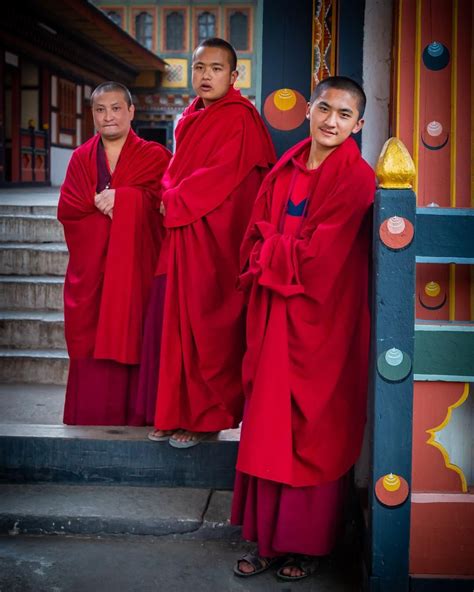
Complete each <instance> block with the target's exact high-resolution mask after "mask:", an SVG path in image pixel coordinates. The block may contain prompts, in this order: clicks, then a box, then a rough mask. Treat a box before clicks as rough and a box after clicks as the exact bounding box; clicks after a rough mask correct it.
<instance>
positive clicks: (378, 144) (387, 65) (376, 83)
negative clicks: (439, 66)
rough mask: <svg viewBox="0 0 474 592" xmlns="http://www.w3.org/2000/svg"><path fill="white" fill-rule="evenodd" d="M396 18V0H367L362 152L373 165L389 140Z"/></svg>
mask: <svg viewBox="0 0 474 592" xmlns="http://www.w3.org/2000/svg"><path fill="white" fill-rule="evenodd" d="M392 18H393V6H392V0H366V3H365V22H364V58H363V79H364V90H365V93H366V95H367V109H366V113H365V126H364V128H363V130H362V154H363V156H364V158H365V159H366V160H367V162H369V163H370V164H371V165H372V166H375V164H376V163H377V159H378V157H379V154H380V151H381V150H382V146H383V145H384V143H385V141H386V140H387V139H388V123H389V111H388V108H389V101H390V72H391V51H392Z"/></svg>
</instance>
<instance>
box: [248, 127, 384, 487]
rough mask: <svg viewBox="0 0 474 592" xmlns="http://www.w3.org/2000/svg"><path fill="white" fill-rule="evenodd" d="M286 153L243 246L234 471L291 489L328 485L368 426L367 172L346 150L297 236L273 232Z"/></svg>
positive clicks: (327, 171) (287, 177)
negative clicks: (239, 418)
mask: <svg viewBox="0 0 474 592" xmlns="http://www.w3.org/2000/svg"><path fill="white" fill-rule="evenodd" d="M310 142H311V140H310V139H308V140H304V141H303V142H301V143H300V144H298V145H297V146H295V147H294V148H292V149H291V150H289V151H288V152H287V153H286V154H285V155H284V156H283V157H282V158H281V160H280V161H279V163H278V164H277V165H276V167H275V168H274V169H273V171H272V172H271V173H270V174H269V175H268V177H267V178H266V179H265V182H264V184H263V185H262V188H261V191H260V193H259V197H258V199H257V202H256V204H255V207H254V211H253V213H252V218H251V223H250V225H249V229H248V231H247V234H246V237H245V240H244V242H243V245H242V251H241V259H242V264H243V266H244V273H243V274H242V276H241V285H242V287H243V288H248V289H249V290H250V294H249V304H248V316H247V352H246V354H245V358H244V364H243V379H244V390H245V395H246V398H247V399H246V409H245V418H244V423H243V428H242V434H241V441H240V447H239V456H238V462H237V469H238V470H239V471H242V472H243V473H247V474H248V475H252V476H255V477H259V478H262V479H266V480H270V481H275V482H278V483H284V484H288V485H291V486H293V487H302V486H313V485H320V484H323V483H327V482H330V481H335V480H336V479H338V478H339V477H341V476H342V475H344V474H345V473H346V472H347V470H348V469H349V468H350V467H351V466H352V465H353V463H354V462H355V460H356V459H357V457H358V454H359V452H360V446H361V442H362V437H363V431H364V423H365V414H366V391H367V375H368V354H369V333H370V317H369V302H368V286H369V271H368V270H369V251H370V237H371V225H370V218H371V216H370V214H371V204H372V202H373V198H374V192H375V178H374V173H373V171H372V169H371V168H370V167H369V165H367V163H365V161H364V160H363V159H362V157H361V155H360V152H359V149H358V147H357V145H356V143H355V142H354V140H353V139H351V138H349V139H348V140H346V141H345V142H344V143H343V144H342V145H341V146H340V147H338V148H337V149H336V150H335V151H334V152H333V153H332V154H330V155H329V156H328V157H327V159H326V160H325V161H324V162H323V163H322V164H321V165H320V167H319V168H318V169H317V171H316V176H315V181H316V182H315V184H313V185H312V191H311V194H310V196H309V201H308V207H307V211H306V216H305V218H304V221H303V223H302V226H301V229H300V232H299V235H297V236H294V235H287V234H282V232H281V228H282V227H281V221H282V218H283V216H284V215H285V212H286V208H287V204H288V198H289V195H288V192H289V187H290V184H291V177H292V173H293V166H294V165H293V164H292V158H293V157H295V156H296V157H297V156H298V155H301V153H302V152H305V153H306V154H308V153H309V147H310Z"/></svg>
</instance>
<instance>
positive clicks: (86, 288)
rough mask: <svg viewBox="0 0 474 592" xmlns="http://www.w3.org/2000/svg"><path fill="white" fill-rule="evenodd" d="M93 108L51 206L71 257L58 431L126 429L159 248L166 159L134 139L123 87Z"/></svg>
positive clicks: (105, 92) (107, 88)
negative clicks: (89, 132)
mask: <svg viewBox="0 0 474 592" xmlns="http://www.w3.org/2000/svg"><path fill="white" fill-rule="evenodd" d="M91 104H92V114H93V118H94V125H95V128H96V130H97V132H98V133H97V134H96V135H95V136H94V137H93V138H91V139H90V140H89V141H87V142H86V143H85V144H83V145H82V146H80V147H79V148H77V149H76V150H75V151H74V153H73V155H72V158H71V161H70V163H69V167H68V170H67V174H66V179H65V181H64V184H63V186H62V188H61V195H60V198H59V206H58V218H59V221H60V222H61V223H62V224H63V226H64V234H65V237H66V242H67V246H68V249H69V265H68V268H67V273H66V281H65V285H64V321H65V331H66V341H67V346H68V352H69V357H70V366H69V377H68V383H67V390H66V404H65V408H64V423H67V424H78V425H126V424H127V423H128V422H129V417H130V416H133V415H134V410H133V408H134V401H135V398H136V391H137V384H138V364H139V362H140V354H141V339H142V332H143V324H144V315H145V307H146V305H147V299H148V295H149V290H150V285H151V282H152V279H153V275H154V271H155V267H156V262H157V256H158V251H159V248H160V241H161V237H160V225H161V222H160V219H159V214H158V210H157V208H158V207H159V203H160V200H161V190H160V182H161V178H162V176H163V173H164V171H165V169H166V167H167V164H168V162H169V159H170V157H171V155H170V153H169V152H168V151H167V150H166V149H165V148H164V147H163V146H160V145H159V144H156V143H154V142H146V141H145V140H142V139H140V138H138V136H137V135H136V134H135V133H134V132H133V130H132V129H131V121H132V119H133V115H134V106H133V105H132V98H131V95H130V92H129V90H128V89H127V88H126V87H125V86H123V85H122V84H119V83H117V82H105V83H103V84H100V85H99V86H98V87H97V88H96V89H95V90H94V92H93V93H92V96H91ZM162 232H163V227H162V226H161V233H162Z"/></svg>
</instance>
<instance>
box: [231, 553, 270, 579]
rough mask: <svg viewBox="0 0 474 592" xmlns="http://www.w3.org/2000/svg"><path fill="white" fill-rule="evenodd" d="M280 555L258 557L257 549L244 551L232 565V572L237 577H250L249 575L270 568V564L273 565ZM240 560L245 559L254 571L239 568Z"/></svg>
mask: <svg viewBox="0 0 474 592" xmlns="http://www.w3.org/2000/svg"><path fill="white" fill-rule="evenodd" d="M279 559H281V557H260V555H259V554H258V553H257V551H253V552H250V553H245V555H243V556H242V557H241V558H240V559H237V561H236V563H235V565H234V573H235V575H236V576H239V578H250V577H251V576H256V575H257V574H259V573H262V572H263V571H267V569H270V567H271V566H272V565H274V564H275V563H276V562H277V561H278V560H279ZM241 561H246V562H247V563H248V564H249V565H251V566H252V567H253V568H254V571H251V572H248V573H247V572H245V571H242V570H241V569H240V568H239V563H240V562H241Z"/></svg>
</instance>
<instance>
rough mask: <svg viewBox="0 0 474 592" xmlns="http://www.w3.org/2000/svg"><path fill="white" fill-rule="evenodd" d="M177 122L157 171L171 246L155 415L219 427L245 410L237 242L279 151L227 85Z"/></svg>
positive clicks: (168, 421)
mask: <svg viewBox="0 0 474 592" xmlns="http://www.w3.org/2000/svg"><path fill="white" fill-rule="evenodd" d="M201 107H202V102H201V100H200V99H199V98H197V99H195V101H194V102H193V103H192V104H191V105H190V107H188V108H187V109H186V110H185V112H184V114H183V117H182V119H181V120H180V122H179V124H178V126H177V129H176V142H177V148H176V153H175V155H174V157H173V159H172V161H171V163H170V166H169V168H168V171H167V172H166V174H165V176H164V178H163V188H164V189H163V202H164V204H165V208H166V215H165V217H164V225H165V227H167V228H168V239H167V240H168V249H167V250H166V256H165V255H164V253H165V251H163V253H162V257H161V259H160V266H159V272H165V271H166V272H167V286H166V296H165V308H164V321H163V336H162V344H161V361H160V379H159V385H158V398H157V406H156V416H155V425H156V426H157V427H158V428H160V429H175V428H184V429H189V430H193V431H217V430H220V429H225V428H229V427H234V426H236V425H238V423H239V421H240V419H241V413H242V400H243V395H242V384H241V374H240V371H241V360H242V356H243V350H244V330H245V325H244V317H243V306H244V301H243V295H242V294H241V293H238V292H237V290H236V289H235V287H236V282H237V278H238V274H239V247H240V243H241V241H242V238H243V235H244V232H245V229H246V227H247V223H248V220H249V217H250V213H251V211H252V206H253V203H254V201H255V198H256V195H257V192H258V189H259V187H260V184H261V181H262V179H263V177H264V176H265V174H266V173H267V171H268V168H269V166H270V165H271V164H272V163H273V162H274V161H275V155H274V150H273V146H272V143H271V140H270V137H269V134H268V131H267V129H266V128H265V126H264V124H263V122H262V120H261V118H260V116H259V115H258V113H257V111H256V110H255V108H254V107H253V105H252V104H251V103H250V102H249V101H248V100H247V99H245V98H243V97H242V96H241V95H240V92H238V91H236V90H234V89H233V88H231V89H230V90H229V92H228V94H227V95H226V96H225V97H223V98H222V99H220V100H219V101H216V103H213V104H212V105H210V106H209V107H207V108H205V109H202V108H201Z"/></svg>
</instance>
